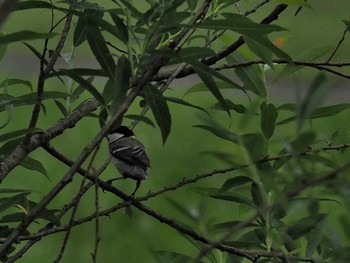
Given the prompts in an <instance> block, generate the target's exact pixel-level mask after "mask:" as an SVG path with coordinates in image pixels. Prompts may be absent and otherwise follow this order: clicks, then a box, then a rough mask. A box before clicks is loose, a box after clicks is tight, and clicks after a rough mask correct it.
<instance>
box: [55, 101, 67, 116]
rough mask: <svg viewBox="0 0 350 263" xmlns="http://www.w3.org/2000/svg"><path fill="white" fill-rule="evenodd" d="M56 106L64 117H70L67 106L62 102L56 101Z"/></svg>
mask: <svg viewBox="0 0 350 263" xmlns="http://www.w3.org/2000/svg"><path fill="white" fill-rule="evenodd" d="M55 104H56V106H57V107H58V109H59V110H60V112H61V113H62V114H63V116H64V117H66V116H67V115H68V111H67V109H66V106H65V105H63V103H62V102H60V101H59V100H55Z"/></svg>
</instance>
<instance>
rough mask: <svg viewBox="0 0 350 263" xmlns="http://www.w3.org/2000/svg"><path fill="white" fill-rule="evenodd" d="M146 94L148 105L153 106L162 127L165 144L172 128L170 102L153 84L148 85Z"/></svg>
mask: <svg viewBox="0 0 350 263" xmlns="http://www.w3.org/2000/svg"><path fill="white" fill-rule="evenodd" d="M144 94H145V99H146V101H147V103H148V105H149V106H150V107H151V110H152V113H153V116H154V118H155V119H156V122H157V124H158V127H159V128H160V131H161V134H162V138H163V144H164V143H165V142H166V140H167V138H168V136H169V133H170V129H171V115H170V111H169V108H168V104H167V102H166V100H165V99H164V97H163V95H162V93H161V92H160V91H159V90H158V89H157V88H156V87H154V86H152V85H148V86H147V88H146V90H145V92H144Z"/></svg>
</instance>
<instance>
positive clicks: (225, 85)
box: [183, 81, 242, 97]
mask: <svg viewBox="0 0 350 263" xmlns="http://www.w3.org/2000/svg"><path fill="white" fill-rule="evenodd" d="M215 83H216V86H217V88H218V89H232V88H236V87H235V86H232V85H231V84H229V83H227V82H224V81H216V82H215ZM239 89H240V90H242V87H239ZM202 91H209V90H208V88H207V86H206V85H205V84H204V83H202V82H201V83H197V84H195V85H193V86H192V87H190V88H189V89H187V90H186V92H185V94H184V95H183V97H185V96H187V95H189V94H191V93H195V92H202Z"/></svg>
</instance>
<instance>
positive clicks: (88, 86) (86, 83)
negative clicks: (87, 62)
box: [61, 69, 105, 105]
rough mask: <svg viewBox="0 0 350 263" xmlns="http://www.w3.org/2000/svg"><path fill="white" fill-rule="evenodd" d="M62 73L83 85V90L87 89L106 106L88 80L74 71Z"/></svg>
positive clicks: (63, 70)
mask: <svg viewBox="0 0 350 263" xmlns="http://www.w3.org/2000/svg"><path fill="white" fill-rule="evenodd" d="M61 71H62V72H64V74H65V75H67V76H69V77H70V78H71V79H72V80H74V81H75V82H77V83H78V84H79V85H81V86H82V87H83V88H85V89H86V90H87V91H88V92H90V93H91V95H93V96H94V97H95V98H96V99H97V100H98V101H99V102H100V103H101V104H102V105H105V102H104V99H103V98H102V96H101V94H100V93H99V92H98V91H97V89H96V88H95V87H94V86H93V85H92V84H91V83H90V82H89V81H88V80H86V79H84V78H82V77H81V76H79V75H78V74H77V73H76V72H74V71H73V70H65V69H62V70H61Z"/></svg>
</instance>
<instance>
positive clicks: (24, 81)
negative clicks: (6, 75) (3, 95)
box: [0, 79, 33, 91]
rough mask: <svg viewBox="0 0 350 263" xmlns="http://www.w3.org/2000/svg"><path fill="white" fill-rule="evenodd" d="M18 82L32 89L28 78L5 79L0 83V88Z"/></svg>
mask: <svg viewBox="0 0 350 263" xmlns="http://www.w3.org/2000/svg"><path fill="white" fill-rule="evenodd" d="M18 84H22V85H24V86H27V87H28V88H30V90H31V91H32V90H33V86H32V83H30V81H28V80H22V79H5V80H4V81H2V82H1V83H0V88H4V87H9V86H13V85H18Z"/></svg>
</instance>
